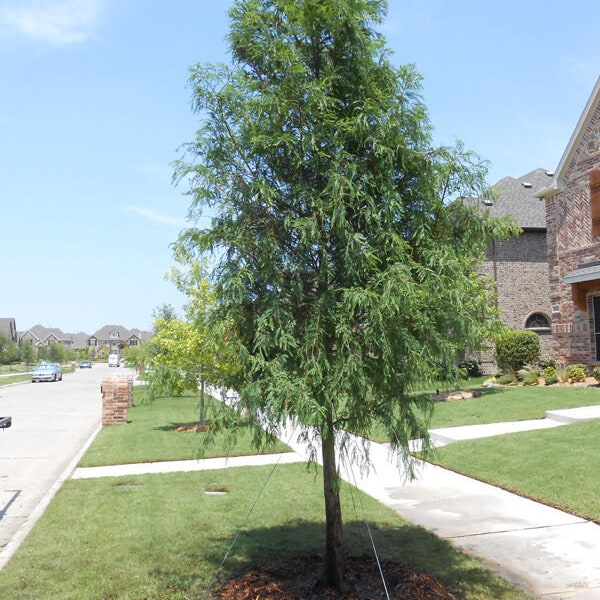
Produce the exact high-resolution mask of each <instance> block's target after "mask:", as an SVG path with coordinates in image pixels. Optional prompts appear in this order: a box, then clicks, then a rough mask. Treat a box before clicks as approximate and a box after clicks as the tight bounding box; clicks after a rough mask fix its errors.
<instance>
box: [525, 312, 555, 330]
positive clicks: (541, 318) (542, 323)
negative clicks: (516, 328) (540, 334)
mask: <svg viewBox="0 0 600 600" xmlns="http://www.w3.org/2000/svg"><path fill="white" fill-rule="evenodd" d="M525 329H533V330H535V331H549V330H550V319H548V317H547V316H546V315H544V314H542V313H533V314H532V315H529V317H527V321H525Z"/></svg>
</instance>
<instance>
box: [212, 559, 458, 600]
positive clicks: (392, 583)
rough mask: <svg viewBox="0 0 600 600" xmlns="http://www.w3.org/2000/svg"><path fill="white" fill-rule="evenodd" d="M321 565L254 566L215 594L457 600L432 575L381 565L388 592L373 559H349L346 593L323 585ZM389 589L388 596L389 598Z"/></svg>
mask: <svg viewBox="0 0 600 600" xmlns="http://www.w3.org/2000/svg"><path fill="white" fill-rule="evenodd" d="M322 566H323V560H322V557H319V556H313V555H310V556H301V557H296V558H290V559H287V560H283V561H276V562H268V563H265V564H263V565H260V566H257V567H253V568H251V569H250V570H249V571H247V572H246V573H245V574H244V575H242V576H240V577H237V578H235V579H230V580H229V581H227V582H226V583H225V584H224V585H223V586H222V587H220V588H219V589H217V590H214V591H213V597H214V598H215V599H216V600H257V599H260V600H387V599H388V598H389V599H390V600H459V598H460V596H458V595H455V594H454V593H452V592H451V591H450V590H449V589H448V588H447V587H446V585H444V583H442V582H441V581H440V580H439V579H438V578H437V577H435V576H434V575H431V574H430V573H425V572H422V571H417V570H415V569H413V568H412V567H410V566H409V565H406V564H404V563H399V562H395V561H392V560H382V561H381V570H382V571H383V573H384V577H385V587H384V585H383V582H382V581H381V576H380V573H379V569H378V567H377V564H376V563H375V561H374V559H373V557H371V556H370V557H350V558H346V580H347V583H348V586H347V588H348V589H347V590H345V591H344V592H338V591H336V590H332V589H329V588H325V587H323V586H319V575H320V573H321V571H322ZM386 588H387V595H386Z"/></svg>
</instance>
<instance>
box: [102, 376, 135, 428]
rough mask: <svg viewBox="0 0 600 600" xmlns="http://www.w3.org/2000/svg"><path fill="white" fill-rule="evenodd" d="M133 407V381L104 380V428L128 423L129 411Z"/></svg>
mask: <svg viewBox="0 0 600 600" xmlns="http://www.w3.org/2000/svg"><path fill="white" fill-rule="evenodd" d="M130 406H133V379H132V378H131V377H107V378H106V379H103V380H102V426H103V427H105V426H107V425H118V424H120V423H127V409H128V408H129V407H130Z"/></svg>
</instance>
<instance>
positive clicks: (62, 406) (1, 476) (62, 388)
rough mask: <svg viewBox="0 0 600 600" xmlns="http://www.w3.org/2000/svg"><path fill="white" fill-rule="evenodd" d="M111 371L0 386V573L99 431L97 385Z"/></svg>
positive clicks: (104, 368)
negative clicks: (5, 425)
mask: <svg viewBox="0 0 600 600" xmlns="http://www.w3.org/2000/svg"><path fill="white" fill-rule="evenodd" d="M115 371H116V369H110V368H109V367H108V365H107V364H106V363H101V364H94V367H93V368H92V369H79V368H78V367H77V369H76V371H75V372H74V373H70V372H69V370H68V369H67V370H66V371H65V373H64V376H63V380H62V381H57V382H48V383H30V382H26V383H22V384H14V385H9V386H0V416H6V415H10V416H12V427H10V428H9V429H6V430H4V431H1V430H0V568H2V567H3V566H4V564H5V563H6V562H7V561H8V559H9V558H10V556H11V555H12V553H13V552H14V549H16V547H17V546H18V545H19V543H20V542H21V540H22V539H23V538H24V537H25V536H26V535H27V533H28V532H29V529H30V528H31V526H32V524H33V522H35V519H36V518H37V517H38V516H39V514H41V513H42V512H43V511H44V509H45V508H46V506H47V504H48V503H49V501H50V499H51V498H52V496H53V495H54V493H55V492H56V491H57V490H58V489H59V487H60V486H61V484H62V483H63V481H64V479H65V478H66V477H68V476H69V475H70V474H71V472H72V470H73V468H74V467H75V464H76V462H77V461H78V460H79V458H80V456H81V454H82V453H83V451H84V450H85V448H86V446H87V444H88V442H89V441H90V440H91V439H92V436H93V435H94V434H95V432H96V431H97V430H98V429H99V427H100V424H101V419H102V398H101V394H100V384H101V382H102V379H104V378H106V377H110V376H112V375H115V374H116V373H115ZM118 371H119V374H121V371H123V369H122V368H119V369H118Z"/></svg>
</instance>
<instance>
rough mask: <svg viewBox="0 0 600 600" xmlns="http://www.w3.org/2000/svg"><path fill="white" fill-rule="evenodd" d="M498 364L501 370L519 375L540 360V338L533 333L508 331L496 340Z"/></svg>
mask: <svg viewBox="0 0 600 600" xmlns="http://www.w3.org/2000/svg"><path fill="white" fill-rule="evenodd" d="M495 343H496V354H495V357H496V362H497V363H498V367H499V368H500V369H501V370H508V371H512V372H513V373H517V372H518V371H519V370H520V369H522V368H523V367H524V366H525V365H526V364H534V363H536V362H538V360H539V358H540V338H539V337H538V335H537V334H536V333H535V332H533V331H514V330H511V329H506V330H505V331H504V332H502V333H501V334H500V335H499V336H498V337H497V338H496V339H495Z"/></svg>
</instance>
